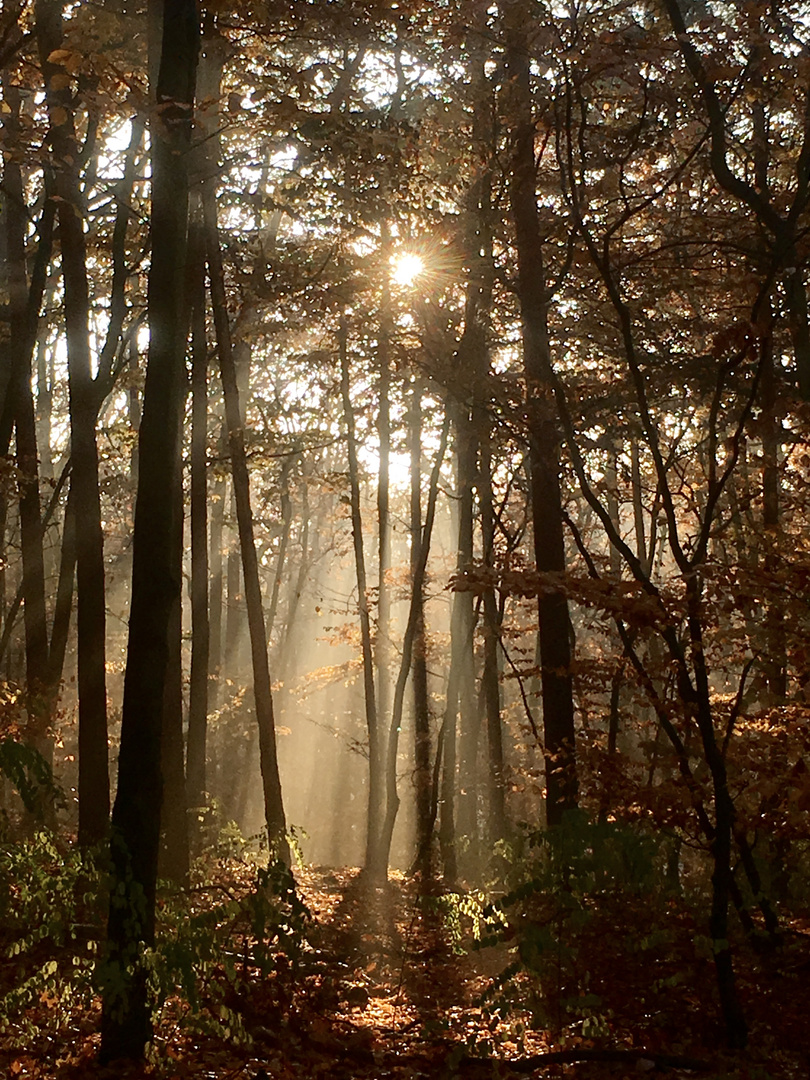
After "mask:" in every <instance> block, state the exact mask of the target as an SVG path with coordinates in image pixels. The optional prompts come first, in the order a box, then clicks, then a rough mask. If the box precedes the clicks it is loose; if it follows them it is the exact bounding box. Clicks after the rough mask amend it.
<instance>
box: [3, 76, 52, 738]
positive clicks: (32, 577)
mask: <svg viewBox="0 0 810 1080" xmlns="http://www.w3.org/2000/svg"><path fill="white" fill-rule="evenodd" d="M5 98H6V101H7V102H9V101H10V103H11V108H12V109H13V110H14V112H13V114H12V116H11V117H9V118H7V119H6V121H5V123H6V125H7V126H9V127H10V128H11V130H12V131H16V129H17V128H18V127H19V115H18V111H17V110H18V108H19V91H18V90H17V89H16V88H15V87H13V86H6V87H5ZM3 188H4V192H3V194H4V199H3V203H4V206H3V209H4V212H5V214H4V216H5V245H6V280H7V285H8V296H9V332H10V340H9V343H8V346H7V348H8V350H9V352H10V354H11V355H10V356H9V358H8V369H9V372H10V375H9V384H8V386H9V389H8V393H9V394H10V395H12V396H13V397H12V400H13V402H14V419H15V428H16V444H17V468H18V470H19V476H20V482H19V486H20V545H21V553H22V593H23V616H24V626H25V660H26V677H27V684H28V699H27V708H28V713H29V717H30V720H31V723H32V729H33V731H32V735H33V740H34V743H35V745H37V747H38V748H39V749H40V750H45V749H46V747H45V743H46V741H47V727H48V722H49V717H48V710H47V704H46V700H47V681H48V629H47V621H46V609H45V560H44V556H43V548H42V540H43V530H42V516H41V511H40V488H39V463H38V454H37V433H36V419H35V413H34V396H33V393H32V390H31V359H32V355H31V348H29V340H28V335H27V333H26V330H27V328H28V283H27V275H26V267H25V233H26V218H25V197H24V190H23V176H22V170H21V169H20V166H19V164H18V163H17V162H16V161H15V160H13V159H12V158H11V157H10V156H7V157H6V159H5V162H4V170H3ZM31 344H33V342H32V343H31ZM46 756H47V751H46Z"/></svg>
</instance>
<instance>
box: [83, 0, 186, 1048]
mask: <svg viewBox="0 0 810 1080" xmlns="http://www.w3.org/2000/svg"><path fill="white" fill-rule="evenodd" d="M198 38H199V17H198V13H197V6H196V4H195V3H194V2H193V0H165V2H164V4H163V6H162V47H161V53H160V68H159V72H158V76H157V83H156V86H155V102H156V107H157V111H156V114H155V122H154V124H153V127H152V229H151V233H152V263H151V269H150V274H149V359H148V365H147V375H146V385H145V388H144V399H143V417H142V420H141V426H140V432H139V439H138V452H139V471H138V498H137V503H136V510H135V534H134V537H133V566H132V600H131V608H130V621H129V643H128V649H127V670H126V681H125V686H124V706H123V717H122V727H121V750H120V754H119V759H118V791H117V794H116V798H115V805H114V808H113V816H112V833H111V840H110V852H111V858H112V866H113V882H114V884H113V888H112V890H111V895H110V913H109V924H108V945H107V950H108V955H107V958H106V972H105V982H104V1015H103V1022H102V1050H101V1052H102V1056H103V1057H104V1058H105V1059H106V1060H114V1059H116V1058H140V1057H142V1056H143V1054H144V1050H145V1047H146V1045H147V1043H148V1041H149V1038H150V1032H151V1019H150V1006H149V1000H148V991H147V979H146V970H145V968H144V966H143V947H144V946H145V945H147V946H148V945H150V944H151V943H152V942H153V941H154V932H155V921H154V920H155V885H156V877H157V860H158V842H159V835H160V807H161V801H162V799H161V796H162V777H161V768H160V761H161V759H160V748H161V730H162V723H163V697H164V683H165V676H166V669H167V665H168V661H169V633H170V621H171V613H172V609H173V606H174V604H175V603H176V600H177V597H178V596H179V595H180V585H181V583H180V580H179V578H178V577H177V568H176V561H175V554H174V549H175V545H174V539H175V536H176V533H175V515H176V513H177V502H176V499H175V492H176V486H175V485H176V477H175V471H174V468H173V467H169V468H167V467H166V463H167V462H169V463H176V462H177V461H178V460H179V455H178V447H179V442H180V438H181V433H182V419H183V401H184V397H185V393H184V389H185V337H186V324H185V319H184V311H185V307H184V299H185V297H184V282H185V256H186V231H187V223H188V171H187V170H188V148H189V145H190V140H191V123H192V117H193V106H194V88H195V74H196V66H197V49H198Z"/></svg>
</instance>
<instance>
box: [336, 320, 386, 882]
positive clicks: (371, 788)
mask: <svg viewBox="0 0 810 1080" xmlns="http://www.w3.org/2000/svg"><path fill="white" fill-rule="evenodd" d="M348 336H349V331H348V327H347V325H346V317H345V316H341V319H340V329H339V341H338V348H339V350H340V375H341V379H340V386H341V395H342V398H343V417H344V421H345V424H346V447H347V453H348V458H349V498H350V502H351V514H352V541H353V543H354V566H355V574H356V577H357V604H358V608H359V613H360V642H361V647H362V653H363V691H364V695H365V706H366V731H367V733H368V814H367V831H366V856H365V869H366V871H367V872H368V874H369V875H370V876H371V877H372V878H375V879H376V878H379V877H385V874H386V870H387V867H386V866H383V865H381V853H380V843H379V841H380V827H381V824H382V813H383V800H384V795H385V776H384V767H385V766H384V756H383V755H384V750H383V742H382V732H381V730H380V723H379V716H378V713H377V697H376V688H375V685H374V657H373V653H372V648H371V613H370V611H369V603H368V587H367V583H366V557H365V553H364V551H363V521H362V517H361V514H360V465H359V463H358V460H357V442H356V438H355V430H354V409H353V407H352V400H351V391H350V383H349V341H348Z"/></svg>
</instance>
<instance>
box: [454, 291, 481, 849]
mask: <svg viewBox="0 0 810 1080" xmlns="http://www.w3.org/2000/svg"><path fill="white" fill-rule="evenodd" d="M473 307H474V304H468V305H467V310H468V314H470V311H471V308H473ZM472 318H475V315H472ZM467 337H468V333H467V328H466V325H465V331H464V336H463V338H462V341H461V343H460V345H459V359H460V360H461V362H462V363H464V362H465V361H466V354H467V346H468V341H467V340H466V339H467ZM453 414H454V419H455V430H456V493H457V498H458V503H457V512H458V550H457V561H456V570H457V572H459V573H465V572H467V571H469V570H470V568H471V566H472V562H473V492H474V489H475V481H476V460H477V456H478V446H477V442H478V441H477V438H476V434H475V428H474V425H473V422H472V412H471V405H470V403H469V402H466V401H465V402H457V403H456V404H455V407H454V409H453ZM453 612H454V618H453V623H452V627H451V642H450V650H451V663H455V664H456V665H457V666H458V716H459V731H458V802H457V807H456V813H457V818H458V820H457V830H458V833H459V835H460V836H463V837H464V840H465V844H466V845H467V848H466V853H467V855H468V856H469V859H470V860H471V862H472V863H475V861H476V860H477V855H478V851H477V846H478V735H479V713H478V710H477V708H476V704H475V614H474V609H473V594H472V593H471V592H457V593H454V595H453Z"/></svg>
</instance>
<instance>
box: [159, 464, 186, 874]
mask: <svg viewBox="0 0 810 1080" xmlns="http://www.w3.org/2000/svg"><path fill="white" fill-rule="evenodd" d="M181 450H182V448H181V446H180V445H179V444H178V447H177V460H176V461H175V462H174V466H173V470H172V471H173V473H174V478H175V480H174V484H175V490H174V502H175V512H174V516H173V529H174V537H173V540H172V554H173V558H174V569H173V575H174V577H175V578H176V579H177V580H178V581H180V582H181V583H182V580H183V462H182V457H181ZM184 751H185V745H184V738H183V594H182V590H181V591H180V592H178V594H177V596H175V598H174V601H173V603H172V609H171V612H170V615H169V656H168V661H167V664H166V678H165V680H164V687H163V725H162V729H161V739H160V762H161V765H160V768H161V773H162V775H163V804H162V807H161V821H160V839H161V843H160V851H159V855H158V875H159V876H160V877H161V878H165V879H166V880H167V881H171V882H174V884H176V885H179V886H181V887H182V886H184V885H187V884H188V871H189V838H188V798H187V795H186V775H185V767H184V766H185V753H184Z"/></svg>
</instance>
